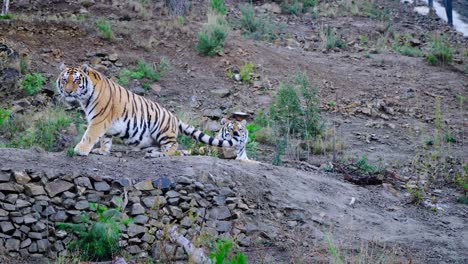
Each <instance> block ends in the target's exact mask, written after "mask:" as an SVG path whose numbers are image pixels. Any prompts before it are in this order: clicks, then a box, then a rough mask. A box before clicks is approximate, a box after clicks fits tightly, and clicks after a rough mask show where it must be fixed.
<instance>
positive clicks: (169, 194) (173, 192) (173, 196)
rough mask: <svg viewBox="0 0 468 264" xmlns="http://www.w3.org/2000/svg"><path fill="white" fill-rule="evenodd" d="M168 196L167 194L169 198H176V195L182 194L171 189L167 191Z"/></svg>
mask: <svg viewBox="0 0 468 264" xmlns="http://www.w3.org/2000/svg"><path fill="white" fill-rule="evenodd" d="M166 196H167V197H168V198H175V197H179V196H180V193H178V192H176V191H172V190H171V191H168V192H167V193H166Z"/></svg>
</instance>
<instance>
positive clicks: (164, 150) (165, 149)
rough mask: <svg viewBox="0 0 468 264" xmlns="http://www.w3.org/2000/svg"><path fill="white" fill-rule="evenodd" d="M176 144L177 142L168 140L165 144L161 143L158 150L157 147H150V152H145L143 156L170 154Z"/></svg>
mask: <svg viewBox="0 0 468 264" xmlns="http://www.w3.org/2000/svg"><path fill="white" fill-rule="evenodd" d="M177 146H178V144H177V142H168V143H166V144H165V145H162V146H161V148H160V150H159V151H158V149H157V148H154V149H151V150H150V152H148V153H146V155H145V158H160V157H165V156H172V155H174V153H175V152H176V150H177Z"/></svg>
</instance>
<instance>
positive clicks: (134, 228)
mask: <svg viewBox="0 0 468 264" xmlns="http://www.w3.org/2000/svg"><path fill="white" fill-rule="evenodd" d="M144 233H145V228H144V227H143V226H140V225H136V224H133V223H131V224H129V225H128V228H127V234H128V236H129V237H134V236H138V235H141V234H144Z"/></svg>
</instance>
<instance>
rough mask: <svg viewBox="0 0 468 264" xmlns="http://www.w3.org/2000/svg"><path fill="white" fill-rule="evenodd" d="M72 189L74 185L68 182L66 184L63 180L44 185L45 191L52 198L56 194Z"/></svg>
mask: <svg viewBox="0 0 468 264" xmlns="http://www.w3.org/2000/svg"><path fill="white" fill-rule="evenodd" d="M73 187H74V185H73V184H72V183H70V182H66V181H63V180H55V181H53V182H51V183H48V184H46V186H45V190H46V191H47V193H48V194H49V196H50V197H54V196H56V195H57V194H60V193H63V192H65V191H68V190H71V189H72V188H73Z"/></svg>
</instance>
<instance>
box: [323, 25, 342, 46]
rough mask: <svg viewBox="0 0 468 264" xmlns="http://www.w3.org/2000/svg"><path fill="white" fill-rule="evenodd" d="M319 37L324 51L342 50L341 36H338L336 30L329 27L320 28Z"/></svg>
mask: <svg viewBox="0 0 468 264" xmlns="http://www.w3.org/2000/svg"><path fill="white" fill-rule="evenodd" d="M320 37H321V39H322V47H323V48H324V49H327V50H330V49H334V48H339V49H341V48H344V46H345V44H344V42H343V41H342V40H341V35H339V34H338V33H337V32H336V30H334V29H333V28H332V27H331V26H329V25H326V26H324V27H322V30H321V32H320Z"/></svg>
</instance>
